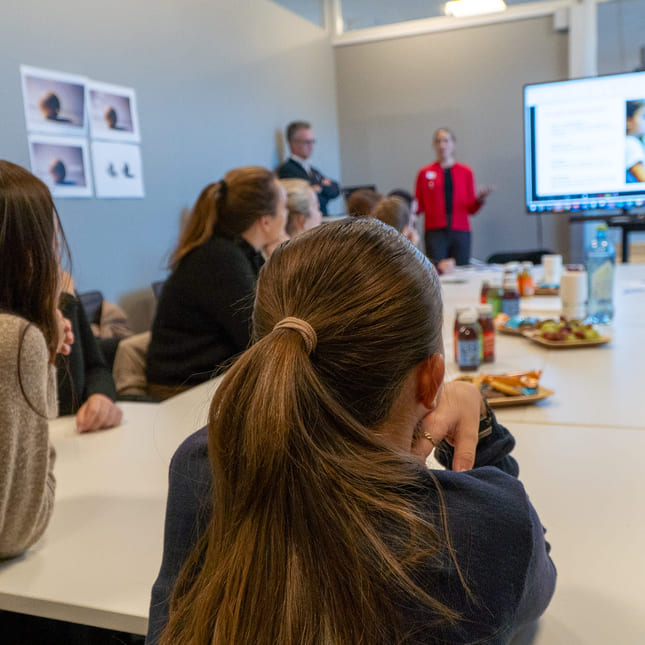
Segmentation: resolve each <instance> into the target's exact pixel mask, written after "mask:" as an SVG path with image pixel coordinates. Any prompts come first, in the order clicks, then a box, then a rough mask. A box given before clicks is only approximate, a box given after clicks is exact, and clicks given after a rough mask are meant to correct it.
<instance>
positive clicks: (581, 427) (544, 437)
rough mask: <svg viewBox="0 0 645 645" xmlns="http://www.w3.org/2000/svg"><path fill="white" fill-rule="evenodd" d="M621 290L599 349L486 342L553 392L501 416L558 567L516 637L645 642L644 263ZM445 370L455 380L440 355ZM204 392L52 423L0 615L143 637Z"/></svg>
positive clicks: (470, 285)
mask: <svg viewBox="0 0 645 645" xmlns="http://www.w3.org/2000/svg"><path fill="white" fill-rule="evenodd" d="M464 275H465V276H466V278H467V280H466V282H465V283H463V284H458V285H455V284H451V285H445V299H446V317H445V327H446V328H447V330H448V331H449V335H448V336H447V338H446V341H447V342H446V352H447V355H448V356H451V352H452V336H451V333H452V325H453V309H454V306H455V305H456V304H461V303H462V302H466V303H468V302H469V301H471V298H472V302H476V301H477V295H478V292H479V282H480V280H481V274H475V273H466V274H464ZM618 291H619V293H618V295H617V317H616V323H615V325H614V329H613V333H614V337H613V340H612V342H611V344H610V346H609V347H608V348H604V349H603V348H595V349H585V350H582V349H581V350H566V351H565V350H562V351H556V350H545V349H543V348H542V347H539V346H537V345H533V344H531V343H529V341H526V340H525V339H522V338H512V337H502V336H499V335H498V337H497V340H498V343H497V361H496V363H495V364H494V365H493V366H492V369H495V370H506V369H520V368H531V367H540V368H541V369H543V370H544V374H543V377H542V381H543V383H544V385H545V386H547V387H550V388H551V389H553V390H555V391H556V393H555V395H554V396H553V397H551V398H549V399H546V400H544V401H542V402H540V403H539V404H537V405H533V406H527V407H525V408H515V409H513V408H509V409H505V410H499V414H498V416H499V418H500V419H501V420H502V421H503V422H504V423H505V424H506V425H508V426H509V427H510V429H511V430H512V432H513V433H514V435H515V437H516V439H517V448H516V452H515V454H516V457H517V459H518V461H519V463H520V471H521V473H520V474H521V479H522V481H523V482H524V484H525V486H526V488H527V491H528V492H529V495H530V497H531V499H532V501H533V503H534V504H535V506H536V508H537V509H538V512H539V513H540V516H541V518H542V520H543V522H544V524H545V526H546V528H547V530H548V539H549V541H550V542H551V544H552V547H553V551H552V555H553V558H554V561H555V563H556V566H557V568H558V585H557V589H556V594H555V597H554V599H553V601H552V603H551V605H550V606H549V609H548V610H547V612H546V614H545V616H544V617H543V618H542V619H541V620H540V622H539V623H538V627H537V632H536V633H528V632H527V633H526V634H523V635H521V636H520V637H518V638H517V639H516V640H515V641H514V645H525V644H527V643H535V644H536V645H560V644H561V645H578V644H579V645H606V644H607V643H621V645H631V644H634V645H636V644H642V643H643V642H645V623H644V622H643V620H642V617H643V614H644V611H643V609H644V607H643V603H644V601H643V598H645V582H644V581H645V549H644V548H643V545H644V544H645V514H643V513H642V508H643V506H644V505H645V488H644V487H643V482H642V477H641V475H640V472H641V464H642V455H643V454H645V432H643V431H644V430H645V419H644V418H643V416H644V415H643V410H644V409H645V406H644V405H643V403H642V399H641V396H642V395H641V393H640V392H639V390H638V386H639V383H638V371H639V368H638V367H637V366H638V365H639V363H640V361H639V358H641V357H643V352H644V350H643V348H642V347H641V344H640V343H639V342H638V339H639V337H640V334H641V332H642V331H644V330H645V323H643V322H640V320H641V319H640V318H639V312H643V311H644V310H645V265H641V266H635V267H632V266H631V265H630V266H626V267H619V274H618ZM526 306H527V307H528V303H526ZM531 306H532V307H533V308H534V309H535V308H540V307H541V308H542V309H543V310H549V308H550V309H551V310H552V312H553V313H555V308H557V306H558V304H557V299H546V300H540V299H537V298H536V299H533V301H532V302H531ZM547 313H548V311H547ZM529 359H530V360H531V361H532V362H531V364H529V365H527V361H528V360H529ZM640 364H643V363H640ZM598 366H599V367H598ZM448 368H449V376H451V375H454V374H456V367H455V365H454V363H452V362H451V360H450V359H449V360H448ZM598 370H604V371H603V372H602V374H601V377H602V378H603V380H602V381H600V380H599V378H598V376H597V372H598ZM603 375H604V377H603ZM599 383H600V384H599ZM216 385H217V381H214V382H211V383H206V384H204V385H201V386H199V387H197V388H194V389H192V390H190V391H188V392H185V393H184V394H181V395H179V396H177V397H174V398H173V399H170V400H168V401H166V402H164V403H162V404H159V405H153V404H143V403H124V404H121V405H122V407H123V410H124V422H123V425H122V426H120V427H119V428H116V429H113V430H109V431H105V432H101V433H94V434H87V435H79V434H77V433H76V431H75V430H74V423H73V419H71V418H69V417H67V418H62V419H58V420H56V421H54V422H52V424H51V436H52V440H53V442H54V444H55V446H56V449H57V452H58V458H57V464H56V475H57V479H58V488H57V499H56V506H55V510H54V515H53V518H52V522H51V524H50V526H49V528H48V529H47V531H46V533H45V535H44V537H43V539H42V540H41V541H40V542H39V543H38V544H37V545H36V546H35V547H34V548H32V549H30V550H29V551H28V552H27V553H26V554H24V555H23V556H21V557H20V558H17V559H14V560H10V561H5V562H2V563H0V609H7V610H12V611H18V612H23V613H27V614H33V615H39V616H44V617H48V618H56V619H60V620H67V621H70V622H78V623H82V624H89V625H95V626H98V627H106V628H110V629H116V630H122V631H129V632H132V633H139V634H144V633H145V632H146V629H147V615H148V603H149V597H150V589H151V586H152V583H153V582H154V580H155V577H156V575H157V572H158V569H159V564H160V560H161V551H162V539H163V519H164V509H165V501H166V494H167V473H168V465H169V462H170V458H171V456H172V454H173V452H174V450H175V449H176V447H177V446H178V445H179V443H180V442H181V441H182V440H183V439H184V438H185V437H186V436H188V435H189V434H190V433H191V432H193V431H194V430H196V429H197V428H199V427H200V426H201V425H203V423H204V422H205V420H206V417H207V413H208V405H209V403H210V398H211V396H212V393H213V391H214V389H215V387H216Z"/></svg>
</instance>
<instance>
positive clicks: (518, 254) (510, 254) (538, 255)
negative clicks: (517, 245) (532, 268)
mask: <svg viewBox="0 0 645 645" xmlns="http://www.w3.org/2000/svg"><path fill="white" fill-rule="evenodd" d="M552 254H553V251H549V250H548V249H534V250H528V251H505V252H502V253H493V255H491V256H489V257H488V259H487V260H486V262H487V263H488V264H505V263H506V262H533V264H542V256H543V255H552Z"/></svg>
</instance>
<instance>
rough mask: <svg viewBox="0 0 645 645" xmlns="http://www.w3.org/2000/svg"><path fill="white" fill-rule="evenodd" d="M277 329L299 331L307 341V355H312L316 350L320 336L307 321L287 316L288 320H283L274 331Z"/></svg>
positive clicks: (276, 325)
mask: <svg viewBox="0 0 645 645" xmlns="http://www.w3.org/2000/svg"><path fill="white" fill-rule="evenodd" d="M276 329H293V330H294V331H297V332H298V333H299V334H300V335H301V336H302V339H303V340H304V341H305V349H306V350H307V354H309V355H311V354H312V352H313V351H314V350H315V349H316V345H317V344H318V336H317V335H316V331H315V330H314V328H313V327H312V326H311V325H310V324H309V323H308V322H307V321H306V320H301V319H300V318H294V317H293V316H287V318H283V319H282V320H281V321H280V322H278V323H276V324H275V326H274V328H273V331H275V330H276Z"/></svg>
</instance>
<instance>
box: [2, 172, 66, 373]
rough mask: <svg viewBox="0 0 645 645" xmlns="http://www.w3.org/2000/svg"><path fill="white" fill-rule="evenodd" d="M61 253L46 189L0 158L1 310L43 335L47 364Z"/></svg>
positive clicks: (54, 332)
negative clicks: (29, 324) (27, 323)
mask: <svg viewBox="0 0 645 645" xmlns="http://www.w3.org/2000/svg"><path fill="white" fill-rule="evenodd" d="M61 254H65V255H67V257H69V253H68V251H67V243H66V241H65V236H64V234H63V229H62V227H61V225H60V220H59V218H58V213H57V212H56V208H55V206H54V202H53V200H52V196H51V193H50V192H49V189H48V188H47V186H46V185H45V184H44V183H43V182H42V181H40V179H38V178H37V177H35V176H34V175H32V174H31V173H30V172H29V171H27V170H25V169H24V168H22V167H21V166H18V165H16V164H13V163H11V162H9V161H4V160H0V257H2V267H1V268H0V310H2V311H6V312H9V313H13V314H16V315H18V316H22V317H23V318H26V319H27V320H28V321H30V322H32V323H34V324H35V325H36V326H37V327H38V328H39V329H40V330H41V331H42V333H43V335H44V336H45V341H46V342H47V347H48V348H49V353H50V360H51V361H52V362H53V361H54V358H55V356H56V349H57V346H58V340H59V339H58V323H57V319H56V309H57V308H58V297H59V294H60V255H61Z"/></svg>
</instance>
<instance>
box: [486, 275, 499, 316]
mask: <svg viewBox="0 0 645 645" xmlns="http://www.w3.org/2000/svg"><path fill="white" fill-rule="evenodd" d="M486 302H487V303H488V304H489V305H491V306H492V308H493V316H497V314H498V313H500V312H501V311H502V288H501V284H500V280H499V278H498V277H495V278H493V279H491V281H490V286H489V287H488V292H487V293H486Z"/></svg>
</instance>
